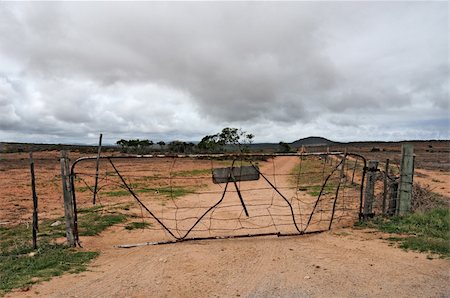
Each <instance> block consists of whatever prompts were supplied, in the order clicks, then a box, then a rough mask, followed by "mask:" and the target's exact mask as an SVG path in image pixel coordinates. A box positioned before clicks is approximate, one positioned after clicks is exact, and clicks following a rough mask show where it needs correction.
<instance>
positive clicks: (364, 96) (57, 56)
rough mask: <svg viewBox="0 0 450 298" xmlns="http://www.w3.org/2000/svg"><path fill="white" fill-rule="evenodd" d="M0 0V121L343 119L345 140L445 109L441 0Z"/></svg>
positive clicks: (183, 130) (185, 129)
mask: <svg viewBox="0 0 450 298" xmlns="http://www.w3.org/2000/svg"><path fill="white" fill-rule="evenodd" d="M0 7H1V8H0V19H1V21H0V59H1V60H2V61H3V62H2V65H3V70H0V116H1V120H0V129H1V130H3V131H20V132H22V133H26V132H31V133H34V134H39V133H42V134H43V135H48V136H51V135H53V134H54V135H58V136H61V135H63V134H67V133H68V132H70V134H72V135H73V136H74V138H82V136H83V135H84V136H86V135H89V134H92V135H95V134H96V133H97V132H98V131H104V132H108V133H110V134H116V135H123V134H129V135H144V136H145V135H146V134H154V135H158V136H168V137H169V138H170V137H179V138H187V137H194V138H197V137H198V136H201V135H202V134H204V133H212V132H215V131H217V130H218V129H219V128H220V127H221V126H223V125H235V126H244V125H245V129H247V130H258V131H257V132H255V133H256V134H257V136H261V137H262V139H266V140H268V139H271V138H273V139H272V140H273V141H276V140H278V139H281V138H285V139H286V138H287V140H289V138H292V139H296V138H298V137H301V136H307V135H309V134H314V133H317V134H322V135H324V133H325V132H331V133H332V135H326V136H329V137H333V136H336V137H338V138H339V137H341V136H342V135H344V134H345V133H347V134H348V135H351V134H353V133H354V132H352V131H351V125H344V124H343V123H353V127H355V128H357V127H358V128H360V129H361V130H360V133H359V135H356V136H355V135H352V136H351V137H350V138H366V139H367V138H371V137H372V136H374V137H377V136H378V135H375V134H374V132H373V127H372V126H371V125H369V124H368V121H369V118H372V117H375V116H377V117H378V118H377V119H378V120H381V119H383V121H393V123H394V122H395V121H396V120H398V119H399V118H402V119H403V120H404V122H408V123H411V124H410V125H411V126H410V127H409V130H408V131H414V129H415V127H417V126H415V125H416V124H414V123H417V122H415V121H413V120H423V121H426V120H431V119H434V118H440V119H441V118H446V117H448V27H447V21H448V10H447V8H448V4H447V3H444V2H441V3H385V2H384V3H351V2H350V3H349V2H347V3H310V2H284V3H271V2H260V3H254V2H251V3H250V2H249V3H245V2H244V3H236V2H232V3H211V2H210V3H170V2H169V3H161V2H150V3H149V2H133V3H126V2H113V3H101V2H96V3H85V2H75V3H54V2H51V3H46V2H40V3H4V2H3V3H2V4H1V6H0ZM445 108H447V110H446V111H444V109H445ZM418 111H421V112H422V113H426V115H422V116H420V113H419V112H418ZM399 113H401V114H399ZM394 115H396V116H394ZM364 116H365V117H364ZM417 117H419V118H420V119H417ZM371 121H372V123H373V119H372V120H371ZM287 126H291V128H290V129H286V127H287ZM267 127H269V128H271V129H273V130H279V131H280V132H279V135H280V136H279V137H277V136H276V134H274V133H273V132H268V131H267V129H268V128H267ZM380 128H381V127H380ZM300 129H302V132H301V133H305V134H306V135H299V133H296V132H295V131H299V130H300ZM306 129H307V131H308V132H303V131H304V130H306ZM438 131H439V133H440V135H439V136H443V137H448V128H445V127H439V129H438ZM309 132H310V133H309ZM403 133H405V134H407V133H410V132H407V131H405V130H404V131H403ZM433 133H434V132H433V131H430V133H429V135H430V137H435V136H436V134H433ZM399 134H400V135H402V132H399ZM425 134H426V133H425ZM4 135H7V134H4ZM380 135H381V133H380ZM7 136H9V135H7ZM405 137H408V136H407V135H405Z"/></svg>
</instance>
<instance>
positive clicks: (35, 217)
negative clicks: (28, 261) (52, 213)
mask: <svg viewBox="0 0 450 298" xmlns="http://www.w3.org/2000/svg"><path fill="white" fill-rule="evenodd" d="M30 172H31V192H32V194H33V249H36V248H37V232H38V198H37V194H36V180H35V175H34V159H33V152H30Z"/></svg>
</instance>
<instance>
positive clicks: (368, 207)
mask: <svg viewBox="0 0 450 298" xmlns="http://www.w3.org/2000/svg"><path fill="white" fill-rule="evenodd" d="M377 171H378V161H376V160H369V165H368V167H367V182H366V191H365V193H364V211H363V218H365V219H366V218H368V217H372V216H373V212H372V206H373V201H374V192H375V180H376V175H377V173H376V172H377Z"/></svg>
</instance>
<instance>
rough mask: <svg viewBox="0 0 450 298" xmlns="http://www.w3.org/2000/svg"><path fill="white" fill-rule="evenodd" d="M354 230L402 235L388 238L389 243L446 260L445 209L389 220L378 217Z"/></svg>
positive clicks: (449, 226) (449, 230)
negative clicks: (371, 230)
mask: <svg viewBox="0 0 450 298" xmlns="http://www.w3.org/2000/svg"><path fill="white" fill-rule="evenodd" d="M357 226H360V227H370V228H376V229H379V230H380V231H383V232H386V233H393V234H401V235H404V237H391V238H389V240H390V241H394V242H398V243H399V247H401V248H403V249H411V250H417V251H420V252H431V253H436V254H440V255H441V256H442V257H446V258H449V257H450V240H449V239H450V209H448V208H435V209H432V210H429V211H425V212H417V213H413V214H408V215H406V216H403V217H399V216H397V217H392V218H390V219H387V218H382V217H378V218H374V219H372V220H370V221H367V222H361V223H358V224H357Z"/></svg>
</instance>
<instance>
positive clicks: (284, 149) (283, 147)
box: [278, 142, 292, 153]
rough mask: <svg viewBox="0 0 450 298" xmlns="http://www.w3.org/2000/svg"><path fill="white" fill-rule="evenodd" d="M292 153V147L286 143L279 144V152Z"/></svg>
mask: <svg viewBox="0 0 450 298" xmlns="http://www.w3.org/2000/svg"><path fill="white" fill-rule="evenodd" d="M291 151H292V148H291V145H289V144H288V143H285V142H280V143H278V152H280V153H289V152H291Z"/></svg>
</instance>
